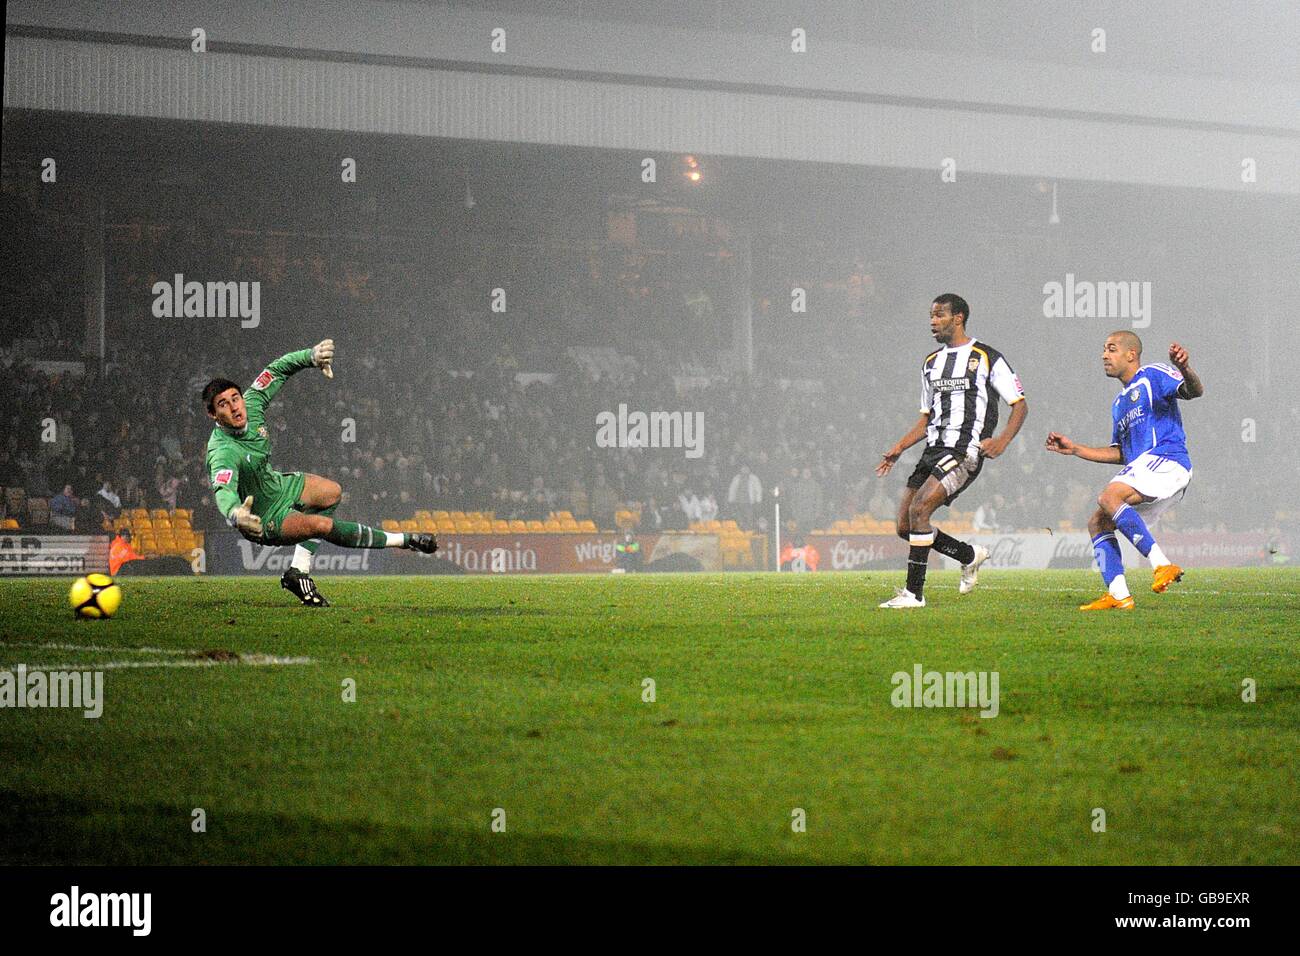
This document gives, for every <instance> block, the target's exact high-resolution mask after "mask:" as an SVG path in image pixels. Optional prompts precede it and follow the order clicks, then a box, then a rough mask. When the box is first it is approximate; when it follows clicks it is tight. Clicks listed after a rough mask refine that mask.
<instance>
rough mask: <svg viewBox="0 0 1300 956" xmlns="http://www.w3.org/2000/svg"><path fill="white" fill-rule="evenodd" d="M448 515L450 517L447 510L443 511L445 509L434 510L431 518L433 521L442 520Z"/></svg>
mask: <svg viewBox="0 0 1300 956" xmlns="http://www.w3.org/2000/svg"><path fill="white" fill-rule="evenodd" d="M450 517H451V515H449V514H448V513H447V512H445V511H435V512H434V513H433V520H434V521H441V520H443V519H444V518H450Z"/></svg>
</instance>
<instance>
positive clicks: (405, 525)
mask: <svg viewBox="0 0 1300 956" xmlns="http://www.w3.org/2000/svg"><path fill="white" fill-rule="evenodd" d="M400 527H401V529H402V530H403V531H412V532H415V531H419V530H420V526H419V525H418V524H416V523H415V522H414V521H412V520H411V519H410V518H407V519H406V520H405V521H403V522H401V525H400Z"/></svg>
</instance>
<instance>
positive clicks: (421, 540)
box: [402, 532, 438, 554]
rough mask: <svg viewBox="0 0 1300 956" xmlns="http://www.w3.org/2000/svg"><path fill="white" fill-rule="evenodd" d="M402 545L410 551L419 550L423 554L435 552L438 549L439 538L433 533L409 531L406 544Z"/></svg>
mask: <svg viewBox="0 0 1300 956" xmlns="http://www.w3.org/2000/svg"><path fill="white" fill-rule="evenodd" d="M402 547H404V548H406V549H407V550H408V551H419V552H420V553H421V554H433V552H435V551H437V550H438V539H437V538H435V537H434V536H433V535H431V534H419V533H417V532H408V533H407V535H406V544H404V545H402Z"/></svg>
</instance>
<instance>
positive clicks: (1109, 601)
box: [1079, 591, 1136, 611]
mask: <svg viewBox="0 0 1300 956" xmlns="http://www.w3.org/2000/svg"><path fill="white" fill-rule="evenodd" d="M1135 606H1136V602H1135V601H1134V600H1133V598H1132V597H1131V596H1130V597H1126V598H1124V599H1123V600H1119V601H1117V600H1115V598H1114V597H1113V596H1112V595H1111V593H1110V592H1109V591H1107V592H1106V593H1105V594H1103V595H1102V596H1101V597H1099V598H1097V600H1095V601H1093V602H1092V603H1091V604H1080V605H1079V610H1080V611H1131V610H1133V608H1134V607H1135Z"/></svg>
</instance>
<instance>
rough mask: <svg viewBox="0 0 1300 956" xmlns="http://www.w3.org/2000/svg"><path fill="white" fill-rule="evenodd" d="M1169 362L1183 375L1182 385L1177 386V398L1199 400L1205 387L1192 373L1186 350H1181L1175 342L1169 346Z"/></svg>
mask: <svg viewBox="0 0 1300 956" xmlns="http://www.w3.org/2000/svg"><path fill="white" fill-rule="evenodd" d="M1169 361H1171V362H1173V363H1174V367H1175V368H1176V369H1178V371H1180V372H1182V373H1183V384H1182V385H1180V386H1178V397H1179V398H1185V399H1188V400H1191V399H1193V398H1200V397H1201V396H1202V395H1204V394H1205V385H1204V384H1203V383H1202V382H1201V377H1200V376H1199V375H1197V374H1196V373H1195V372H1194V371H1192V366H1191V363H1190V362H1189V361H1188V358H1187V349H1185V348H1183V347H1182V346H1181V345H1179V344H1178V343H1177V342H1173V343H1171V344H1170V346H1169Z"/></svg>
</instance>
